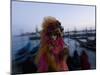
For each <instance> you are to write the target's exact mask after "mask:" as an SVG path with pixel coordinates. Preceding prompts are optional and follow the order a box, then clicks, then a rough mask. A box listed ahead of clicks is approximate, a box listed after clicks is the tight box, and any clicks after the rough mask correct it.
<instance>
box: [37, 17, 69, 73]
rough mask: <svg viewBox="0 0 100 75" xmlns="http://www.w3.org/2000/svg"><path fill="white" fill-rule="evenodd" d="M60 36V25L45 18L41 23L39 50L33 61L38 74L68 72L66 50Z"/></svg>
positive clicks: (61, 31)
mask: <svg viewBox="0 0 100 75" xmlns="http://www.w3.org/2000/svg"><path fill="white" fill-rule="evenodd" d="M62 36H63V28H62V27H61V23H60V22H59V21H58V20H57V19H56V18H54V17H51V16H49V17H45V18H44V21H43V23H42V31H41V39H40V49H39V51H38V54H37V56H36V60H35V63H36V64H37V65H38V72H47V71H64V70H68V66H67V64H66V57H67V56H66V55H67V54H66V53H68V48H65V47H64V41H63V39H62V38H63V37H62ZM64 54H65V55H64Z"/></svg>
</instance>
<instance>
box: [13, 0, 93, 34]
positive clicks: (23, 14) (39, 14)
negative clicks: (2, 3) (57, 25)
mask: <svg viewBox="0 0 100 75" xmlns="http://www.w3.org/2000/svg"><path fill="white" fill-rule="evenodd" d="M45 16H53V17H55V18H57V19H58V20H59V21H60V22H61V24H62V26H63V27H64V30H65V31H67V30H68V29H69V30H73V29H75V28H76V29H84V28H86V27H87V28H90V27H92V28H93V27H95V6H82V5H81V6H80V5H68V4H50V3H34V2H16V1H12V33H13V34H20V33H21V32H34V31H35V28H36V27H37V28H38V29H39V30H41V23H42V21H43V18H44V17H45Z"/></svg>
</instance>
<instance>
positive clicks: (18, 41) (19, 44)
mask: <svg viewBox="0 0 100 75" xmlns="http://www.w3.org/2000/svg"><path fill="white" fill-rule="evenodd" d="M64 41H65V43H66V44H67V45H68V47H69V54H70V56H73V53H74V51H75V50H77V52H78V54H79V55H81V53H82V51H83V50H84V51H86V53H87V55H88V57H89V62H90V64H91V68H92V69H95V68H96V53H95V52H93V51H91V50H87V49H85V48H82V47H80V44H79V43H78V42H77V41H76V40H72V39H69V38H65V39H64ZM28 43H30V44H31V46H32V47H31V48H33V47H35V46H37V45H39V43H40V40H29V36H21V37H19V36H12V56H14V55H15V54H16V52H18V51H19V50H20V49H21V48H23V47H24V46H26V45H27V44H28ZM31 48H30V49H31Z"/></svg>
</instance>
